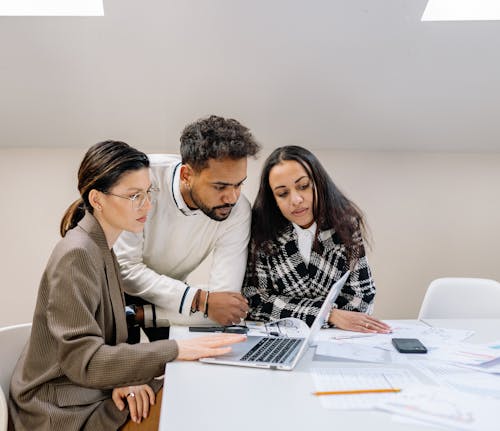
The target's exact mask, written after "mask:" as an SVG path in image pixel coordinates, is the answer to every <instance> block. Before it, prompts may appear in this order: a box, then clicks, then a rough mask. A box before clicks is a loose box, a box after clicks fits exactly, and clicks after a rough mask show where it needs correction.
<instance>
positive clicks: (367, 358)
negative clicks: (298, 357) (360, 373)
mask: <svg viewBox="0 0 500 431" xmlns="http://www.w3.org/2000/svg"><path fill="white" fill-rule="evenodd" d="M316 354H317V355H323V356H330V357H333V358H343V359H352V360H355V361H364V362H387V361H389V359H390V357H389V355H388V352H387V351H385V350H381V349H375V348H373V347H371V346H363V345H361V344H354V343H348V342H345V341H337V342H332V341H322V342H320V343H318V346H317V347H316Z"/></svg>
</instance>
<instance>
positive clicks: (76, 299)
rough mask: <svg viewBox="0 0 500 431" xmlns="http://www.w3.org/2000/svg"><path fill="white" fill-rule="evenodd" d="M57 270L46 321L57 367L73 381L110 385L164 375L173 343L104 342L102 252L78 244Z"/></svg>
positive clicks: (173, 351) (172, 355)
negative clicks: (54, 348) (79, 246)
mask: <svg viewBox="0 0 500 431" xmlns="http://www.w3.org/2000/svg"><path fill="white" fill-rule="evenodd" d="M53 268H54V271H53V273H52V274H51V275H50V276H51V279H52V283H51V284H52V288H51V289H50V293H49V298H48V310H47V315H48V321H47V323H48V329H49V331H50V332H51V333H52V334H53V335H54V338H55V339H56V340H57V357H58V359H59V365H60V367H61V368H62V370H63V372H64V374H66V376H67V377H68V378H69V379H70V380H71V381H73V382H74V383H76V384H80V385H82V386H86V387H94V388H100V389H110V388H114V387H119V386H125V385H132V384H141V383H146V382H148V381H149V380H150V379H151V377H152V376H160V375H162V374H163V372H164V366H165V363H166V362H168V361H172V360H174V359H175V358H176V356H177V354H178V350H177V343H176V342H175V341H173V340H163V341H158V342H154V343H146V344H135V345H129V344H127V343H119V344H117V345H109V344H105V342H104V340H105V337H104V334H103V333H102V329H101V328H102V327H103V325H102V322H101V324H99V322H98V320H97V319H98V316H100V313H99V307H100V306H101V304H102V302H103V298H102V295H105V294H106V293H107V290H106V289H103V288H102V285H103V280H102V274H104V273H105V271H104V262H103V259H102V254H101V253H93V252H91V251H89V250H88V247H81V248H78V247H75V248H72V249H70V250H68V251H67V253H65V254H63V255H62V256H61V261H60V262H58V265H55V266H54V267H53ZM104 283H105V280H104Z"/></svg>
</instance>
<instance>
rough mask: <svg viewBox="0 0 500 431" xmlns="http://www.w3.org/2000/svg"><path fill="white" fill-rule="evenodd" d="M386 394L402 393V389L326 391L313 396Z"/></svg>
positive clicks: (315, 393) (314, 393)
mask: <svg viewBox="0 0 500 431" xmlns="http://www.w3.org/2000/svg"><path fill="white" fill-rule="evenodd" d="M385 392H401V389H397V388H389V389H354V390H351V391H324V392H313V395H355V394H381V393H385Z"/></svg>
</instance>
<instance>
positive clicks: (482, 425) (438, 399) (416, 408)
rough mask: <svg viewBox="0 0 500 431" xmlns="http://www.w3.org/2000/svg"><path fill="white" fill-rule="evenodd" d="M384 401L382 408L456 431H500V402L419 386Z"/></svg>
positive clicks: (443, 389) (380, 407)
mask: <svg viewBox="0 0 500 431" xmlns="http://www.w3.org/2000/svg"><path fill="white" fill-rule="evenodd" d="M396 395H397V397H392V398H390V399H386V400H384V401H383V402H382V403H381V404H380V405H379V406H378V408H379V409H381V410H384V411H388V412H391V413H394V414H397V415H403V416H407V417H410V418H413V419H417V420H421V421H425V422H428V423H431V424H436V425H440V426H444V427H447V428H448V429H451V430H454V431H459V430H460V431H498V427H499V422H500V400H495V399H491V398H484V397H476V396H473V395H468V394H464V393H462V392H458V391H454V390H450V389H445V388H433V389H432V390H429V387H425V386H415V387H409V388H406V389H405V390H404V391H403V392H401V393H399V394H396Z"/></svg>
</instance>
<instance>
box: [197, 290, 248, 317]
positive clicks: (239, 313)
mask: <svg viewBox="0 0 500 431" xmlns="http://www.w3.org/2000/svg"><path fill="white" fill-rule="evenodd" d="M205 295H206V292H202V300H201V301H200V302H201V304H200V311H202V312H203V309H201V306H202V305H204V304H205ZM247 314H248V301H247V300H246V298H245V297H244V296H243V295H241V294H239V293H235V292H210V295H209V297H208V317H209V318H210V319H212V320H213V321H215V322H217V323H219V324H221V325H233V324H235V325H236V324H238V323H240V321H241V319H244V318H245V317H246V316H247Z"/></svg>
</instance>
